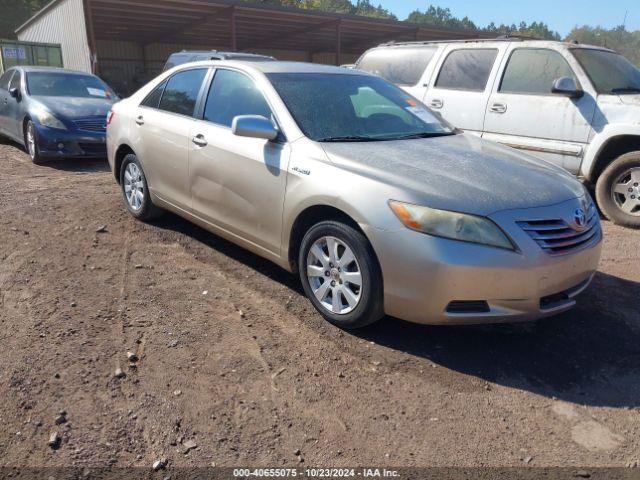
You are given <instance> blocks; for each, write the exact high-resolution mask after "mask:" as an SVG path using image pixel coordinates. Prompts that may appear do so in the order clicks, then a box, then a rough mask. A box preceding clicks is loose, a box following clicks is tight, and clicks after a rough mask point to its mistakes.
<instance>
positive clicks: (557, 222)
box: [518, 203, 600, 255]
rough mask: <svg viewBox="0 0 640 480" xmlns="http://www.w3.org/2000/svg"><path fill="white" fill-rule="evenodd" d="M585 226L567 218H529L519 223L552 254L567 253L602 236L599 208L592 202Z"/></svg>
mask: <svg viewBox="0 0 640 480" xmlns="http://www.w3.org/2000/svg"><path fill="white" fill-rule="evenodd" d="M586 216H587V222H586V225H585V226H584V228H581V229H580V228H578V227H574V226H571V225H569V224H568V223H567V222H566V221H565V220H561V219H552V220H529V221H526V222H518V225H519V226H520V227H521V228H522V229H523V230H524V231H525V232H527V233H528V234H529V236H530V237H531V238H532V239H533V240H535V241H536V243H537V244H538V245H540V247H541V248H542V249H543V250H544V251H545V252H547V253H549V254H550V255H566V254H568V253H571V252H574V251H576V250H579V249H581V248H583V247H585V246H587V245H590V244H591V243H593V242H596V241H597V240H598V239H599V238H600V223H599V221H598V210H597V209H596V206H595V205H594V204H593V203H591V205H590V207H589V209H588V211H587V215H586Z"/></svg>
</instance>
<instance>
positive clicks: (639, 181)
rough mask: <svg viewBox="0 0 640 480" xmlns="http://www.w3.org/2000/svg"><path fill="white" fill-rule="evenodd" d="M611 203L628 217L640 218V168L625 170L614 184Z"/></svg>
mask: <svg viewBox="0 0 640 480" xmlns="http://www.w3.org/2000/svg"><path fill="white" fill-rule="evenodd" d="M611 193H612V195H613V201H614V202H615V203H616V205H617V206H618V208H619V209H620V210H622V211H623V212H624V213H626V214H628V215H634V216H640V167H635V168H631V169H629V170H627V171H626V172H624V173H623V174H622V175H620V176H619V177H618V179H617V180H616V181H615V182H614V184H613V187H612V189H611Z"/></svg>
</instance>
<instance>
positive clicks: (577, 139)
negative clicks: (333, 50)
mask: <svg viewBox="0 0 640 480" xmlns="http://www.w3.org/2000/svg"><path fill="white" fill-rule="evenodd" d="M356 68H358V69H361V70H364V71H367V72H370V73H374V74H377V75H380V76H381V77H383V78H385V79H386V80H388V81H391V82H393V83H395V84H397V85H399V86H401V87H402V88H403V89H404V90H406V91H407V92H408V93H410V94H412V95H413V96H415V97H417V98H418V99H420V100H422V101H423V102H424V103H425V104H426V105H427V106H429V107H430V108H431V109H432V110H433V111H435V112H439V113H440V114H441V115H442V116H443V117H444V118H445V119H446V120H447V121H449V122H450V123H452V124H453V125H455V126H457V127H459V128H461V129H463V130H465V131H466V132H468V133H473V134H476V135H479V136H482V137H483V138H486V139H488V140H493V141H496V142H499V143H502V144H504V145H508V146H511V147H514V148H518V149H521V150H525V151H528V152H531V153H533V154H535V155H537V156H539V157H542V158H544V159H547V160H550V161H552V162H554V163H556V164H557V165H560V166H562V167H564V168H565V169H567V170H568V171H570V172H571V173H573V174H575V175H577V176H579V177H582V178H584V179H586V180H588V181H590V182H592V183H594V184H595V185H596V196H597V200H598V203H599V206H600V208H601V210H602V211H603V212H604V214H605V215H606V216H607V217H608V218H609V219H610V220H611V221H613V222H614V223H617V224H620V225H624V226H629V227H636V228H638V227H640V70H638V68H636V67H635V66H634V65H633V64H632V63H631V62H629V61H628V60H627V59H626V58H624V57H623V56H622V55H619V54H617V53H615V52H613V51H612V50H608V49H605V48H600V47H594V46H588V45H579V44H572V43H562V42H552V41H542V40H523V39H519V38H516V37H504V38H498V39H493V40H473V41H453V42H430V43H429V42H427V43H392V44H384V45H381V46H379V47H376V48H373V49H371V50H369V51H367V52H365V53H364V54H363V55H362V57H361V58H360V59H359V60H358V62H357V64H356Z"/></svg>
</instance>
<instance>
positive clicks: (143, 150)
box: [131, 68, 209, 211]
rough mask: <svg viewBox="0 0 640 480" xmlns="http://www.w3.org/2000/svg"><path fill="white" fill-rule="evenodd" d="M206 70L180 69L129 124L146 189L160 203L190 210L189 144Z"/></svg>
mask: <svg viewBox="0 0 640 480" xmlns="http://www.w3.org/2000/svg"><path fill="white" fill-rule="evenodd" d="M208 73H209V69H208V68H191V69H188V70H180V71H179V72H177V73H175V74H173V75H172V76H171V77H170V78H169V79H167V80H165V81H164V82H162V83H161V84H160V85H158V86H157V87H156V88H155V89H154V90H153V91H152V92H151V93H150V94H149V95H148V96H147V97H146V98H145V99H144V100H143V101H142V103H141V104H140V106H139V107H138V110H137V112H136V115H135V117H134V124H133V125H131V132H132V133H133V134H132V139H133V140H132V141H133V148H134V150H135V152H136V154H137V155H138V157H139V159H140V161H141V162H142V164H143V167H144V170H145V174H146V176H147V181H148V182H149V188H150V190H151V191H152V192H153V193H154V195H156V196H158V197H159V198H160V199H161V200H164V201H165V202H167V203H170V204H171V205H173V206H175V207H178V208H180V209H182V210H187V211H188V210H190V209H191V193H190V190H189V145H190V137H189V134H190V133H191V129H192V128H193V124H194V122H195V119H194V117H195V114H196V109H197V107H198V106H199V103H198V101H199V98H200V96H201V90H202V88H203V85H204V80H205V77H206V76H207V74H208Z"/></svg>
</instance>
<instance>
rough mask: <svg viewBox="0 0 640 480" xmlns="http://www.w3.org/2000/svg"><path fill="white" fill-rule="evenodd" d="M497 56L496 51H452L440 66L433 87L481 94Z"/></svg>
mask: <svg viewBox="0 0 640 480" xmlns="http://www.w3.org/2000/svg"><path fill="white" fill-rule="evenodd" d="M497 55H498V50H496V49H479V48H478V49H463V50H454V51H452V52H451V53H450V54H449V56H447V58H446V60H445V61H444V63H443V64H442V68H441V69H440V73H439V74H438V79H437V80H436V84H435V86H436V87H438V88H445V89H450V90H469V91H472V92H483V91H484V89H485V88H486V87H487V81H488V80H489V75H490V74H491V69H492V68H493V63H494V62H495V60H496V56H497Z"/></svg>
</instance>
